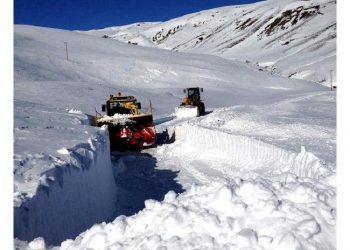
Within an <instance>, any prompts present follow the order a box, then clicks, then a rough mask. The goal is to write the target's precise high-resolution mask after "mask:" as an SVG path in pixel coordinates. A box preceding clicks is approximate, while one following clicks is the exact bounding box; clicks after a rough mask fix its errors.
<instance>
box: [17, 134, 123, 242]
mask: <svg viewBox="0 0 350 250" xmlns="http://www.w3.org/2000/svg"><path fill="white" fill-rule="evenodd" d="M66 151H67V152H68V153H69V158H68V159H69V160H67V161H62V160H61V161H59V162H52V161H51V162H50V161H47V164H55V166H53V167H52V168H50V169H48V170H47V171H45V172H43V173H41V177H40V185H39V186H38V187H37V190H36V193H35V195H34V196H33V197H32V198H27V199H25V200H24V201H22V202H21V203H20V204H19V205H18V206H16V207H14V236H15V237H16V238H19V239H21V240H26V241H30V240H33V239H34V238H35V237H39V236H41V237H44V238H45V241H46V242H47V243H49V244H50V245H52V244H54V245H55V244H56V245H57V244H59V243H60V242H62V241H63V240H65V239H67V238H71V237H75V236H76V235H78V234H79V233H80V232H82V231H83V230H85V229H87V228H88V227H90V226H92V225H93V224H94V223H101V222H103V221H106V220H111V219H112V218H111V216H112V215H113V212H114V207H115V199H116V187H115V182H114V178H113V171H112V167H111V159H110V150H109V139H108V133H107V131H106V130H101V131H100V132H99V133H97V134H96V135H95V136H94V137H93V138H91V139H90V140H89V142H88V143H81V144H78V145H76V146H74V147H73V148H70V149H66ZM53 159H54V158H51V160H53ZM32 245H33V243H32Z"/></svg>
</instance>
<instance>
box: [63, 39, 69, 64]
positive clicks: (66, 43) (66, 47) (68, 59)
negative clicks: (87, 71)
mask: <svg viewBox="0 0 350 250" xmlns="http://www.w3.org/2000/svg"><path fill="white" fill-rule="evenodd" d="M64 44H65V45H66V56H67V61H69V59H68V43H67V42H64Z"/></svg>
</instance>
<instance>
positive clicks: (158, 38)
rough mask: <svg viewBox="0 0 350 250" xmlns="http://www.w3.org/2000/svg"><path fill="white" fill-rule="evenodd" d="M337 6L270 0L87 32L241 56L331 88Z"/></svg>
mask: <svg viewBox="0 0 350 250" xmlns="http://www.w3.org/2000/svg"><path fill="white" fill-rule="evenodd" d="M336 6H337V4H336V1H333V0H312V1H302V0H299V1H295V0H268V1H262V2H258V3H254V4H247V5H240V6H227V7H221V8H216V9H210V10H204V11H201V12H197V13H193V14H188V15H185V16H182V17H178V18H175V19H171V20H168V21H165V22H158V23H135V24H131V25H126V26H120V27H110V28H105V29H101V30H90V31H87V32H85V33H87V34H90V35H95V36H99V37H103V36H104V37H107V38H111V39H116V40H119V41H123V42H126V43H132V44H137V45H139V46H149V47H157V48H162V49H169V50H174V51H186V52H191V53H201V54H213V55H218V56H220V57H224V58H228V59H237V60H240V61H242V62H246V63H247V64H248V65H249V66H250V67H252V68H255V69H259V70H262V71H267V72H271V73H273V74H278V75H282V76H285V77H291V78H297V79H306V80H309V81H313V82H318V83H321V84H323V85H326V86H330V84H331V77H332V82H333V84H336V37H337V34H336V27H337V20H336ZM331 70H332V76H331V72H330V71H331Z"/></svg>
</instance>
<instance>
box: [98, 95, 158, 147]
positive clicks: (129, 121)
mask: <svg viewBox="0 0 350 250" xmlns="http://www.w3.org/2000/svg"><path fill="white" fill-rule="evenodd" d="M140 109H141V103H140V102H137V99H136V98H135V97H134V96H123V95H122V94H121V93H118V94H117V95H110V96H109V98H108V100H107V101H106V103H105V104H102V112H105V113H106V115H104V116H102V115H99V116H97V115H96V117H95V124H96V125H97V126H99V127H101V126H103V125H107V126H108V131H109V138H110V144H111V148H112V149H122V150H123V149H139V148H144V147H148V146H152V145H154V144H155V143H156V133H155V128H154V124H153V115H152V110H151V112H150V113H141V112H140Z"/></svg>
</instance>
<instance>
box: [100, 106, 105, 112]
mask: <svg viewBox="0 0 350 250" xmlns="http://www.w3.org/2000/svg"><path fill="white" fill-rule="evenodd" d="M101 109H102V112H106V104H102V107H101Z"/></svg>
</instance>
